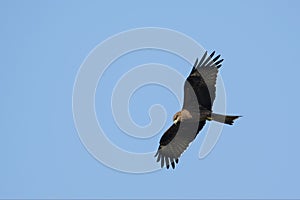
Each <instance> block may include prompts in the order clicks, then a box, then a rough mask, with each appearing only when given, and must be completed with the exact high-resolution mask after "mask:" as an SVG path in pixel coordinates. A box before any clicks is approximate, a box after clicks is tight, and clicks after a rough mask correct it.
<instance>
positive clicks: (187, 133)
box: [155, 121, 205, 169]
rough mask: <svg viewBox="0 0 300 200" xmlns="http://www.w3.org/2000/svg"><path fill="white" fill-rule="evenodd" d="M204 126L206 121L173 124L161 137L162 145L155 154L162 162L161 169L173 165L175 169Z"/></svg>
mask: <svg viewBox="0 0 300 200" xmlns="http://www.w3.org/2000/svg"><path fill="white" fill-rule="evenodd" d="M204 125H205V121H200V122H192V121H190V122H189V121H187V122H178V123H177V124H173V125H172V126H171V127H170V128H169V129H168V130H167V131H166V132H165V133H164V134H163V136H162V137H161V139H160V142H159V144H160V145H159V147H158V150H157V153H156V154H155V157H157V162H159V161H160V162H161V167H164V165H166V167H167V168H169V167H170V165H171V166H172V168H173V169H174V168H175V163H178V159H179V157H180V156H181V154H182V153H183V152H184V151H185V150H186V149H187V148H188V146H189V144H190V143H191V142H192V141H193V140H194V139H195V137H196V136H197V134H198V132H199V131H200V130H201V129H202V128H203V126H204Z"/></svg>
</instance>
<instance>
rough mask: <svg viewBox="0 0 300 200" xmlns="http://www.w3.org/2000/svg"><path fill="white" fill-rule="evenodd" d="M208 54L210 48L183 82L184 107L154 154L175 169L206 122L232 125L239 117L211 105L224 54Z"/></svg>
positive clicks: (164, 163) (161, 161) (176, 115)
mask: <svg viewBox="0 0 300 200" xmlns="http://www.w3.org/2000/svg"><path fill="white" fill-rule="evenodd" d="M214 55H215V51H214V52H212V53H211V54H210V55H209V56H208V55H207V51H206V52H205V53H204V55H203V56H202V58H201V59H200V61H199V62H198V59H197V60H196V62H195V64H194V66H193V68H192V70H191V72H190V75H189V76H188V77H187V79H186V81H185V83H184V102H183V107H182V110H181V111H179V112H177V113H176V114H175V115H174V117H173V124H172V126H171V127H170V128H169V129H168V130H167V131H166V132H165V133H164V134H163V136H162V137H161V139H160V142H159V147H158V150H157V153H156V154H155V157H157V162H160V163H161V167H162V168H163V167H164V166H165V165H166V167H167V169H169V167H170V165H171V166H172V168H173V169H174V168H175V163H176V164H177V163H178V160H179V157H180V156H181V155H182V153H183V152H184V151H185V150H186V149H187V147H188V146H189V144H190V143H191V142H192V141H193V140H194V139H195V138H196V136H197V134H198V133H199V131H200V130H201V129H202V128H203V127H204V125H205V123H206V121H212V120H213V121H217V122H220V123H224V124H228V125H232V124H233V122H234V120H235V119H237V118H239V117H240V116H233V115H221V114H216V113H213V111H212V106H213V102H214V100H215V97H216V80H217V74H218V71H219V68H220V67H221V66H222V62H223V60H224V59H219V58H220V57H221V55H218V56H216V57H214Z"/></svg>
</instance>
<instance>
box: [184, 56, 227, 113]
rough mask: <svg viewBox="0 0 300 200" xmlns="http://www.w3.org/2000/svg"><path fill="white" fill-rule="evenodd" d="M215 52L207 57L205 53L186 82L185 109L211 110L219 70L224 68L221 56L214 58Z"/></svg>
mask: <svg viewBox="0 0 300 200" xmlns="http://www.w3.org/2000/svg"><path fill="white" fill-rule="evenodd" d="M214 55H215V52H212V54H211V55H209V56H207V52H205V53H204V55H203V56H202V58H201V60H200V61H199V62H198V59H197V60H196V62H195V64H194V66H193V69H192V71H191V73H190V75H189V77H188V78H187V80H186V81H185V85H184V103H183V108H185V109H187V110H195V109H196V108H198V107H197V106H199V104H200V106H201V107H204V108H206V109H208V110H211V108H212V104H213V101H214V100H215V97H216V80H217V75H218V71H219V70H218V69H219V68H220V67H221V66H222V64H221V63H222V61H223V59H221V60H219V58H220V56H221V55H218V56H216V57H214ZM196 99H197V100H198V101H195V100H196ZM198 109H199V108H198Z"/></svg>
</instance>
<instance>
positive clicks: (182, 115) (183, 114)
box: [173, 109, 193, 124]
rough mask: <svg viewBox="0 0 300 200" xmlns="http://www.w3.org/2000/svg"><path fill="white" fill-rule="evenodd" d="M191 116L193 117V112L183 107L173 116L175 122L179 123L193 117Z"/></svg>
mask: <svg viewBox="0 0 300 200" xmlns="http://www.w3.org/2000/svg"><path fill="white" fill-rule="evenodd" d="M191 118H193V117H192V115H191V113H190V112H189V111H188V110H186V109H183V110H182V111H179V112H177V113H176V114H175V115H174V116H173V123H174V124H177V123H178V122H181V121H184V120H186V119H191Z"/></svg>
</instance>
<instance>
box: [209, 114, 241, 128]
mask: <svg viewBox="0 0 300 200" xmlns="http://www.w3.org/2000/svg"><path fill="white" fill-rule="evenodd" d="M239 117H241V116H233V115H221V114H216V113H212V114H211V117H210V118H208V120H213V121H217V122H220V123H224V124H229V125H232V124H233V122H234V120H236V119H237V118H239Z"/></svg>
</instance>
